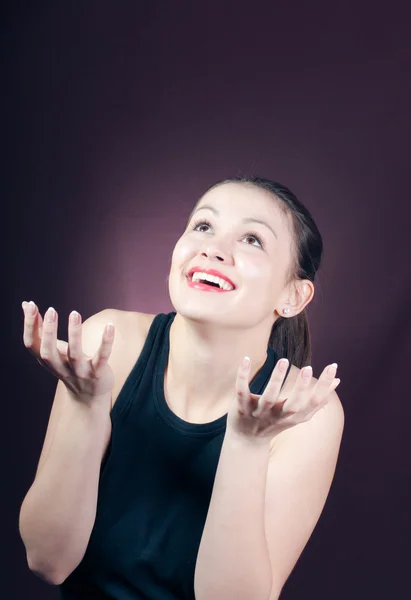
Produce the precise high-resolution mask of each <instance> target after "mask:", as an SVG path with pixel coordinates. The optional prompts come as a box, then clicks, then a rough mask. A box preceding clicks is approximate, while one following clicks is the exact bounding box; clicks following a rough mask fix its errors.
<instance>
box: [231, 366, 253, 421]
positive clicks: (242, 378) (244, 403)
mask: <svg viewBox="0 0 411 600" xmlns="http://www.w3.org/2000/svg"><path fill="white" fill-rule="evenodd" d="M250 368H251V360H250V359H249V357H248V356H245V357H244V359H243V360H242V362H241V365H240V366H239V368H238V371H237V378H236V381H235V389H236V394H237V402H238V405H239V407H240V411H241V412H242V413H243V414H244V415H250V414H251V410H253V408H254V407H250V406H249V399H250V387H249V378H250Z"/></svg>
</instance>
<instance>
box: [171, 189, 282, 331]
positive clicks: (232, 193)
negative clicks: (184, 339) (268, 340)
mask: <svg viewBox="0 0 411 600" xmlns="http://www.w3.org/2000/svg"><path fill="white" fill-rule="evenodd" d="M253 219H256V220H259V221H262V222H261V223H260V222H255V221H253ZM247 220H249V222H246V221H247ZM264 223H265V224H264ZM291 244H292V235H291V230H290V222H287V220H286V217H285V216H284V215H283V214H282V213H281V212H280V210H279V209H278V207H277V204H276V201H275V199H273V197H272V196H271V195H270V194H269V192H266V191H265V190H261V189H259V188H257V187H255V186H250V185H244V184H239V183H228V184H223V185H220V186H218V187H216V188H214V189H212V190H210V191H208V192H207V193H206V194H205V195H204V196H203V197H202V198H201V200H200V201H199V203H198V205H197V206H196V208H195V211H194V212H193V213H192V215H191V218H190V220H189V222H188V225H187V228H186V230H185V231H184V233H183V235H182V236H181V237H180V239H179V240H178V241H177V243H176V245H175V247H174V251H173V254H172V264H171V270H170V276H169V293H170V299H171V302H172V304H173V306H174V308H175V310H176V312H178V313H180V314H181V315H183V316H186V317H188V318H192V319H196V320H199V321H201V322H210V323H214V324H220V325H221V326H223V327H239V328H240V327H241V328H244V327H247V326H249V327H252V326H254V325H256V324H257V323H260V322H262V321H264V320H265V319H267V320H269V321H271V322H274V319H275V318H276V317H277V316H278V315H277V314H275V309H276V308H277V307H278V309H279V310H280V304H279V303H280V301H281V299H282V298H280V296H281V294H282V293H283V294H284V293H285V290H284V283H285V275H286V271H287V269H288V267H289V265H290V261H291ZM192 267H200V270H201V269H202V268H203V269H207V268H209V269H215V270H217V271H220V272H221V273H222V274H223V275H226V276H227V277H228V278H229V279H230V280H231V281H232V282H233V283H234V285H235V288H234V289H233V290H231V291H222V292H214V291H203V290H200V289H195V288H194V287H190V285H189V284H188V278H187V272H188V271H189V269H191V268H192Z"/></svg>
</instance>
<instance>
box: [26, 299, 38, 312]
mask: <svg viewBox="0 0 411 600" xmlns="http://www.w3.org/2000/svg"><path fill="white" fill-rule="evenodd" d="M26 312H27V314H28V315H30V316H33V315H34V313H35V312H36V305H35V304H34V302H33V300H30V302H29V303H28V304H27V305H26Z"/></svg>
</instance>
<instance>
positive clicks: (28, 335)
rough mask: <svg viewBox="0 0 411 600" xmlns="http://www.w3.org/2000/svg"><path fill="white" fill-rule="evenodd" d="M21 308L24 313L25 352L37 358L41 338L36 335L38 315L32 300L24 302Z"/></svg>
mask: <svg viewBox="0 0 411 600" xmlns="http://www.w3.org/2000/svg"><path fill="white" fill-rule="evenodd" d="M21 306H22V308H23V311H24V330H23V343H24V345H25V347H26V348H27V350H29V351H30V352H31V353H32V354H35V355H36V356H39V353H40V342H41V338H40V336H39V334H38V325H37V323H38V317H39V316H40V313H39V312H38V311H37V306H36V305H35V303H34V302H33V300H30V302H25V301H24V302H22V304H21ZM40 318H41V317H40Z"/></svg>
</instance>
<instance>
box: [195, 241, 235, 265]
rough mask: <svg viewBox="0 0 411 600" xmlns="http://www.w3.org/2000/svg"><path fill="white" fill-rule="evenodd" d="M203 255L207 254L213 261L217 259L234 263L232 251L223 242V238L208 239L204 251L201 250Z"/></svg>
mask: <svg viewBox="0 0 411 600" xmlns="http://www.w3.org/2000/svg"><path fill="white" fill-rule="evenodd" d="M201 256H205V257H206V258H208V259H209V260H211V261H213V260H217V261H220V262H224V263H226V264H232V263H233V256H232V254H231V252H230V251H229V250H228V249H227V248H226V247H225V244H223V242H221V240H220V241H217V240H215V241H214V240H213V241H208V242H207V244H206V246H205V248H204V250H203V252H201Z"/></svg>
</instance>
